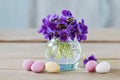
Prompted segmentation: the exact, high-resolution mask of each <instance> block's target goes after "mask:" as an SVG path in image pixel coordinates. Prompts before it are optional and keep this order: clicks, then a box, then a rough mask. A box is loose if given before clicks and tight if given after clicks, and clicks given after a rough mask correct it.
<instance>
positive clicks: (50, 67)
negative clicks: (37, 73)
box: [45, 62, 60, 73]
mask: <svg viewBox="0 0 120 80" xmlns="http://www.w3.org/2000/svg"><path fill="white" fill-rule="evenodd" d="M45 70H46V71H47V72H50V73H55V72H59V71H60V66H59V65H58V64H57V63H56V62H47V63H46V64H45Z"/></svg>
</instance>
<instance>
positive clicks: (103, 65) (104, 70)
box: [96, 61, 111, 73]
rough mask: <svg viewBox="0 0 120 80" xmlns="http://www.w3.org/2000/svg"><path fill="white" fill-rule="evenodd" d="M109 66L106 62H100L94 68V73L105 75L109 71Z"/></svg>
mask: <svg viewBox="0 0 120 80" xmlns="http://www.w3.org/2000/svg"><path fill="white" fill-rule="evenodd" d="M110 68H111V66H110V64H109V62H107V61H103V62H100V63H99V64H98V65H97V66H96V72H98V73H107V72H109V71H110Z"/></svg>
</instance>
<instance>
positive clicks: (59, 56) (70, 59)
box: [46, 39, 81, 71]
mask: <svg viewBox="0 0 120 80" xmlns="http://www.w3.org/2000/svg"><path fill="white" fill-rule="evenodd" d="M80 55H81V46H80V43H79V42H78V41H68V42H60V41H59V40H55V39H52V40H50V41H49V42H48V43H47V50H46V59H47V61H54V62H56V63H58V64H59V65H60V71H70V70H75V69H77V67H78V64H79V60H80Z"/></svg>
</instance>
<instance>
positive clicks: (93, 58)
mask: <svg viewBox="0 0 120 80" xmlns="http://www.w3.org/2000/svg"><path fill="white" fill-rule="evenodd" d="M90 60H94V61H97V59H96V58H95V56H94V55H91V56H89V57H88V58H86V59H84V61H83V63H84V65H86V64H87V62H88V61H90Z"/></svg>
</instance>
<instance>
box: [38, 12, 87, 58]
mask: <svg viewBox="0 0 120 80" xmlns="http://www.w3.org/2000/svg"><path fill="white" fill-rule="evenodd" d="M61 13H62V15H61V16H59V15H58V14H50V15H48V16H47V17H45V18H43V19H42V25H41V27H40V29H39V31H38V32H39V33H42V34H43V35H44V38H45V39H48V40H49V41H51V42H52V43H49V45H48V46H49V51H48V53H49V55H51V54H55V53H56V55H54V56H55V58H59V59H60V58H62V56H64V57H65V58H67V59H69V58H71V57H73V54H72V53H74V52H72V50H71V45H70V44H69V42H71V41H72V42H73V43H74V41H77V42H81V41H84V40H86V39H87V36H86V34H87V33H88V27H87V25H85V22H84V20H83V19H82V20H81V22H78V21H77V20H76V19H75V18H74V17H73V16H72V13H71V12H70V11H69V10H62V12H61ZM54 45H57V47H54V49H57V50H56V52H54V51H53V46H54ZM52 57H53V56H52Z"/></svg>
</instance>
